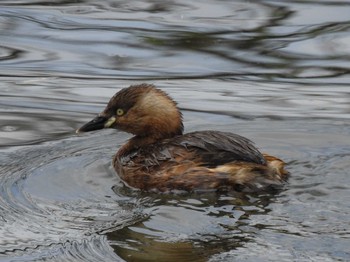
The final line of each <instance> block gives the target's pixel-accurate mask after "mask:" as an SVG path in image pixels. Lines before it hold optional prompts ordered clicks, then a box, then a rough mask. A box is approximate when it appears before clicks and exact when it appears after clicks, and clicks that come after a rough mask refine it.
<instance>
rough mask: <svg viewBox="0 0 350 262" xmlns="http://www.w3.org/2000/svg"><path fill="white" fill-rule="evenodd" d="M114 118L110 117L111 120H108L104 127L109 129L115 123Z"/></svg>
mask: <svg viewBox="0 0 350 262" xmlns="http://www.w3.org/2000/svg"><path fill="white" fill-rule="evenodd" d="M115 120H116V119H115V117H114V116H112V117H111V118H109V119H108V121H107V122H106V123H105V125H104V127H105V128H108V127H111V126H112V125H113V124H114V123H115Z"/></svg>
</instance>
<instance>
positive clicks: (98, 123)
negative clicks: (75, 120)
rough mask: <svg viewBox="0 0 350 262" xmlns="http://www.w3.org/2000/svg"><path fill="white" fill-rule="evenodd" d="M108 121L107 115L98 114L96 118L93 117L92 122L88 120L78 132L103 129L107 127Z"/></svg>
mask: <svg viewBox="0 0 350 262" xmlns="http://www.w3.org/2000/svg"><path fill="white" fill-rule="evenodd" d="M107 122H108V118H107V117H104V116H97V117H95V118H94V119H92V120H91V121H90V122H87V123H86V124H85V125H83V126H82V127H80V128H79V129H77V131H76V133H80V132H89V131H94V130H99V129H103V128H105V127H106V123H107Z"/></svg>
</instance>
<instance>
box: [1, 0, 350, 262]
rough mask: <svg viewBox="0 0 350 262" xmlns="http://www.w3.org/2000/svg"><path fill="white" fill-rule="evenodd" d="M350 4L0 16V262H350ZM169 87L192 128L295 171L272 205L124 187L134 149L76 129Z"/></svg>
mask: <svg viewBox="0 0 350 262" xmlns="http://www.w3.org/2000/svg"><path fill="white" fill-rule="evenodd" d="M349 13H350V5H349V3H348V1H327V0H325V1H317V2H314V1H288V2H283V1H199V2H193V3H192V2H191V3H190V2H188V1H166V2H157V1H156V2H155V1H131V2H130V1H108V0H104V1H89V0H86V1H83V0H82V1H64V0H62V1H59V0H56V1H12V0H5V1H1V3H0V39H1V43H0V77H1V81H0V122H1V125H0V147H1V154H0V260H4V261H8V260H16V261H19V260H20V261H44V260H52V261H70V260H71V261H119V260H123V259H124V260H126V261H139V260H147V259H157V260H161V259H163V260H167V261H172V260H173V261H174V260H176V261H179V260H183V261H186V260H191V261H208V260H211V261H232V260H244V261H256V258H261V260H266V261H271V260H274V261H291V260H296V261H297V260H310V261H313V260H322V261H324V260H329V261H334V260H340V261H347V260H349V258H350V253H349V251H348V238H349V229H348V227H347V225H348V222H349V216H350V210H349V206H348V203H349V197H348V191H349V186H348V185H349V175H348V173H349V172H348V170H349V169H350V166H349V165H350V164H349V163H350V159H349V150H350V144H349V142H348V141H349V139H348V137H349V135H350V134H349V130H350V128H349V121H348V120H349V118H350V109H349V104H350V92H349V83H350V80H349V68H350V56H349V50H350V45H349V43H350V42H349V25H350V22H349V19H348V18H349ZM145 81H147V82H150V83H154V84H156V85H157V86H159V87H160V88H163V89H165V90H166V91H167V92H168V93H170V94H171V95H172V96H173V97H174V98H175V99H176V100H177V101H179V105H180V108H181V109H182V110H183V112H184V118H185V127H186V131H194V130H203V129H218V130H222V131H231V132H235V133H238V134H242V135H244V136H247V137H249V138H251V139H252V140H253V141H255V142H256V144H257V145H258V147H259V148H261V149H262V150H263V151H266V152H271V153H273V154H274V155H277V156H280V157H281V158H283V159H284V160H286V161H287V162H288V169H289V171H290V172H291V173H292V174H293V175H292V176H291V178H290V181H289V184H287V185H286V187H285V188H284V190H283V191H282V192H280V193H279V194H276V195H260V196H254V195H248V196H247V195H225V196H222V195H201V196H196V195H187V196H174V195H171V196H163V195H152V194H144V193H140V192H137V191H136V192H135V191H132V190H129V189H127V188H125V187H124V186H123V185H122V183H121V182H120V181H119V179H118V177H117V176H115V173H114V171H113V169H112V168H111V163H110V160H111V158H112V156H113V154H114V152H115V151H116V150H117V149H118V148H119V146H120V145H121V144H123V143H124V142H125V140H127V139H128V137H129V136H128V135H126V134H122V133H113V132H103V133H99V134H97V133H96V134H89V135H85V136H81V137H77V136H75V134H74V130H75V129H76V128H77V127H79V126H81V124H82V123H84V122H86V121H87V120H89V119H91V117H92V116H93V115H94V114H96V113H97V112H100V111H101V109H102V108H103V107H104V105H105V103H106V102H107V101H108V99H109V97H111V96H112V95H113V94H114V93H115V92H116V91H117V90H119V89H120V88H123V87H126V86H129V85H130V84H135V83H139V82H145Z"/></svg>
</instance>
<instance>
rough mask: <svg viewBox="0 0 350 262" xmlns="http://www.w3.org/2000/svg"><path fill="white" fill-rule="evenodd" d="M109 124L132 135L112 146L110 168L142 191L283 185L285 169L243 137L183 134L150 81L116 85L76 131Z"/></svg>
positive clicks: (175, 111)
mask: <svg viewBox="0 0 350 262" xmlns="http://www.w3.org/2000/svg"><path fill="white" fill-rule="evenodd" d="M103 128H115V129H118V130H121V131H125V132H128V133H131V134H133V135H134V136H133V137H132V138H131V139H130V140H129V141H128V142H127V143H126V144H124V145H123V146H121V148H120V149H119V150H118V152H117V153H116V155H115V156H114V159H113V165H114V169H115V170H116V172H117V173H118V175H119V176H120V178H121V179H122V180H123V181H124V182H125V183H126V184H127V185H129V186H130V187H133V188H138V189H141V190H145V191H157V192H171V191H190V192H193V191H206V190H209V191H211V190H214V191H240V192H258V191H265V190H268V189H270V188H275V187H276V186H277V187H279V186H281V185H283V182H284V181H285V180H286V179H287V176H288V172H287V171H286V170H285V168H284V166H285V163H284V162H283V161H282V160H280V159H279V158H277V157H274V156H271V155H268V154H262V153H261V152H260V151H259V150H258V149H257V148H256V147H255V146H254V144H253V143H252V142H251V141H250V140H249V139H247V138H245V137H243V136H240V135H237V134H234V133H229V132H222V131H196V132H191V133H186V134H184V133H183V130H184V127H183V122H182V114H181V112H180V110H179V108H178V107H177V103H176V102H175V101H174V100H173V99H172V98H171V97H170V96H169V95H168V94H166V93H165V92H164V91H162V90H161V89H158V88H156V87H155V86H154V85H151V84H139V85H132V86H130V87H127V88H124V89H121V90H120V91H119V92H117V93H116V94H115V95H114V96H113V97H112V98H111V99H110V101H109V103H108V104H107V106H106V108H105V109H104V110H103V111H102V112H101V113H100V114H99V115H98V116H97V117H95V118H94V119H93V120H91V121H90V122H88V123H86V124H85V125H83V126H82V127H80V128H79V129H78V130H77V133H80V132H88V131H93V130H99V129H103Z"/></svg>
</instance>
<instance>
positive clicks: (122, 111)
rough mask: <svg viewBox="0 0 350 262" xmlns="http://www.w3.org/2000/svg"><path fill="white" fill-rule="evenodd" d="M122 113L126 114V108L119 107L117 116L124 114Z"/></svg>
mask: <svg viewBox="0 0 350 262" xmlns="http://www.w3.org/2000/svg"><path fill="white" fill-rule="evenodd" d="M122 115H124V110H123V109H121V108H118V109H117V116H122Z"/></svg>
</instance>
